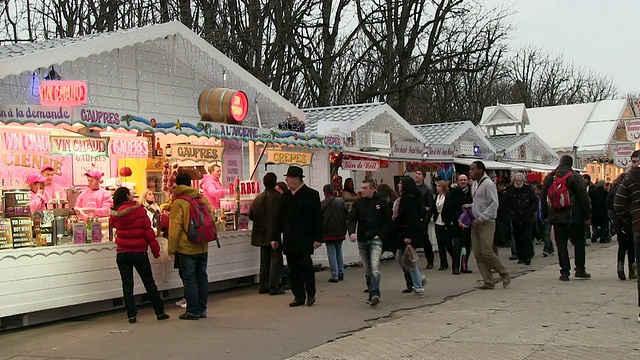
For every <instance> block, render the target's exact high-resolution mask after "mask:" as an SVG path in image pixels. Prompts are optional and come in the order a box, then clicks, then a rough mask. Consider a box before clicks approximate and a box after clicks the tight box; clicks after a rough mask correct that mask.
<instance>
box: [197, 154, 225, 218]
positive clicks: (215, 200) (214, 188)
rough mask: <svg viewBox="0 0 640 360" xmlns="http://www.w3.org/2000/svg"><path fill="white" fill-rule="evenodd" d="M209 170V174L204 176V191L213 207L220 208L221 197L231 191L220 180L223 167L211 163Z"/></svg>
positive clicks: (202, 184)
mask: <svg viewBox="0 0 640 360" xmlns="http://www.w3.org/2000/svg"><path fill="white" fill-rule="evenodd" d="M208 170H209V174H206V175H204V176H203V178H202V182H201V186H202V192H203V193H204V197H205V198H206V199H207V201H209V205H211V208H212V209H214V210H216V209H220V199H222V198H223V197H225V196H226V195H227V194H228V193H229V190H227V189H226V188H225V187H224V185H222V183H221V182H220V177H221V176H222V167H220V165H218V164H215V165H211V166H210V167H209V169H208Z"/></svg>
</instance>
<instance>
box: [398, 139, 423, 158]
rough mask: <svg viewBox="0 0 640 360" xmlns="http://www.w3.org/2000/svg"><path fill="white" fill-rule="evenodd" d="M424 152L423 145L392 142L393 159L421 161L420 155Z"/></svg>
mask: <svg viewBox="0 0 640 360" xmlns="http://www.w3.org/2000/svg"><path fill="white" fill-rule="evenodd" d="M423 152H424V144H423V143H417V142H409V141H394V142H393V150H392V155H391V156H393V157H403V158H407V159H422V153H423Z"/></svg>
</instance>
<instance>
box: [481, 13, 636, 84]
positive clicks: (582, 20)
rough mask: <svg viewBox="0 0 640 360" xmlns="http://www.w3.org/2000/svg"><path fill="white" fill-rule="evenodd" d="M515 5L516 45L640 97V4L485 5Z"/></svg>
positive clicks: (514, 33)
mask: <svg viewBox="0 0 640 360" xmlns="http://www.w3.org/2000/svg"><path fill="white" fill-rule="evenodd" d="M483 2H485V4H486V5H490V4H512V5H513V7H514V10H517V11H518V13H517V14H516V15H515V16H514V18H513V24H514V25H515V26H516V27H517V29H516V30H515V31H514V32H513V33H512V39H511V42H512V44H513V45H516V46H520V45H527V44H532V45H534V46H541V47H543V48H544V49H545V50H547V51H548V52H550V53H552V54H558V55H559V54H562V55H563V56H564V57H565V59H567V60H573V61H574V62H575V64H577V65H582V66H584V67H585V68H586V69H590V70H593V71H596V72H598V73H601V74H604V75H611V76H612V77H613V81H614V82H615V84H616V85H617V88H618V93H619V96H620V97H623V96H624V95H626V94H627V93H629V92H633V93H636V94H637V93H640V0H483Z"/></svg>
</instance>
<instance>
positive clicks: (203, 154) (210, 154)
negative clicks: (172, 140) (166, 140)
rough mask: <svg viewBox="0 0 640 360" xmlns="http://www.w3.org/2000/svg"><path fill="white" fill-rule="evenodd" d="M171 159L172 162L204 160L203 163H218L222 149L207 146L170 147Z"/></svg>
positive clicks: (182, 145) (178, 145)
mask: <svg viewBox="0 0 640 360" xmlns="http://www.w3.org/2000/svg"><path fill="white" fill-rule="evenodd" d="M171 148H172V150H173V151H172V153H171V159H173V160H193V161H198V160H204V161H209V162H211V161H220V160H222V153H223V152H224V147H222V146H207V145H187V144H177V145H172V146H171Z"/></svg>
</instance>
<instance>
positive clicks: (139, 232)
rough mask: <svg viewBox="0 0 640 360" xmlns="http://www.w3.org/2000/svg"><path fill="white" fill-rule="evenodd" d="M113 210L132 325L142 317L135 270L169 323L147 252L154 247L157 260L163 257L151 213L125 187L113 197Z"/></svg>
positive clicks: (121, 274)
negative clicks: (136, 299) (139, 313)
mask: <svg viewBox="0 0 640 360" xmlns="http://www.w3.org/2000/svg"><path fill="white" fill-rule="evenodd" d="M113 209H114V210H112V211H111V226H112V227H113V228H115V229H116V230H117V232H116V252H117V255H116V262H117V263H118V269H119V270H120V278H121V279H122V292H123V294H124V304H125V306H126V308H127V316H129V322H130V323H135V322H136V315H137V314H138V311H137V310H136V302H135V299H134V297H133V268H135V269H136V271H137V272H138V275H140V279H142V283H143V284H144V288H145V289H146V290H147V294H148V295H149V299H150V300H151V303H153V308H154V310H155V313H156V317H157V318H158V320H165V319H168V318H169V315H167V314H166V313H165V312H164V303H163V302H162V299H161V298H160V294H159V293H158V288H157V287H156V283H155V281H154V280H153V274H152V273H151V264H150V263H149V255H148V254H147V248H148V247H151V252H152V253H153V257H155V258H156V259H157V258H159V257H160V245H159V244H158V241H156V234H155V233H154V232H153V229H151V221H149V217H148V216H147V211H146V210H145V209H144V208H143V207H142V206H141V205H140V203H138V202H136V201H133V197H132V196H131V192H130V191H129V189H127V188H125V187H121V188H118V189H117V190H116V191H115V193H114V194H113Z"/></svg>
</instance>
